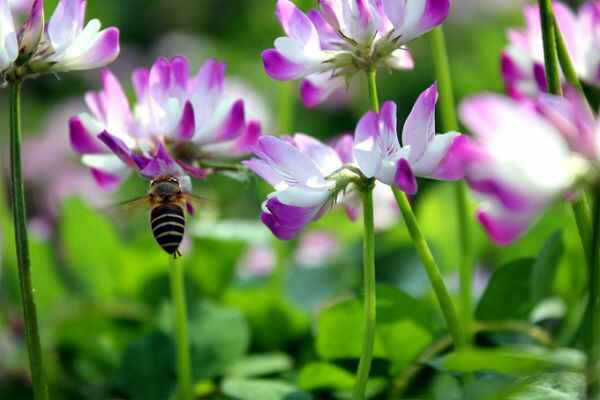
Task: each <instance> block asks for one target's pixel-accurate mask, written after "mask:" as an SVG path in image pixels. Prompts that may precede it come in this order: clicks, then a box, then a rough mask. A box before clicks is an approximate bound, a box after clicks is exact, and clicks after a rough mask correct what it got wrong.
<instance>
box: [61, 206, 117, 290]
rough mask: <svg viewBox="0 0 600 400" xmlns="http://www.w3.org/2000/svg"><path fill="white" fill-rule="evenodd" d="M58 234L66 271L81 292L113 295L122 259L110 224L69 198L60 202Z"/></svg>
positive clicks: (88, 208) (87, 207)
mask: <svg viewBox="0 0 600 400" xmlns="http://www.w3.org/2000/svg"><path fill="white" fill-rule="evenodd" d="M61 234H62V244H63V247H64V249H65V257H66V259H67V262H68V264H69V266H70V267H71V268H72V269H71V271H70V273H71V274H72V275H73V276H75V277H76V279H77V281H78V283H79V284H80V285H81V286H82V289H83V291H84V293H85V294H87V295H89V296H91V297H93V298H97V299H108V298H112V297H114V293H115V288H116V279H115V278H116V277H118V276H119V271H120V268H121V263H122V262H123V259H122V258H121V254H122V253H121V246H122V245H121V243H120V240H119V238H118V236H117V234H116V232H115V231H114V229H113V227H112V225H111V224H110V223H109V222H108V221H107V220H106V219H104V218H102V217H100V215H98V214H96V213H94V212H93V211H92V210H91V209H90V207H89V206H88V205H87V204H85V203H84V202H83V201H82V200H80V199H76V198H72V199H69V200H67V201H65V203H64V204H63V209H62V216H61Z"/></svg>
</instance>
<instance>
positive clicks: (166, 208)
mask: <svg viewBox="0 0 600 400" xmlns="http://www.w3.org/2000/svg"><path fill="white" fill-rule="evenodd" d="M150 225H151V226H152V234H153V235H154V239H156V242H157V243H158V244H159V245H160V247H162V248H163V249H164V250H165V251H166V252H167V253H169V254H175V253H176V252H177V249H179V245H180V244H181V241H182V240H183V233H184V232H185V216H184V214H183V208H181V207H179V206H178V205H176V204H164V205H158V206H156V207H154V208H153V209H152V212H151V213H150Z"/></svg>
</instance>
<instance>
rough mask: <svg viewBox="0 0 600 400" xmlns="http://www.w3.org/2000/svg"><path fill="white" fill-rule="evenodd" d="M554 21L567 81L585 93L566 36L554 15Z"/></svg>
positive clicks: (559, 52)
mask: <svg viewBox="0 0 600 400" xmlns="http://www.w3.org/2000/svg"><path fill="white" fill-rule="evenodd" d="M552 23H553V25H554V35H555V37H554V39H555V40H556V50H557V56H558V61H559V62H560V67H561V68H562V71H563V73H564V74H565V77H566V78H567V81H568V82H569V83H570V84H571V85H573V86H575V87H576V88H577V90H579V92H580V93H581V94H583V87H582V86H581V82H580V81H579V78H578V77H577V71H575V66H574V65H573V62H572V61H571V57H570V56H569V50H568V49H567V44H566V42H565V38H564V36H563V34H562V32H561V31H560V28H559V26H558V23H557V22H556V17H555V16H554V15H553V16H552Z"/></svg>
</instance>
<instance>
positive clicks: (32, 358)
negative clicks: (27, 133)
mask: <svg viewBox="0 0 600 400" xmlns="http://www.w3.org/2000/svg"><path fill="white" fill-rule="evenodd" d="M10 165H11V176H12V182H11V195H12V211H13V220H14V227H15V243H16V248H17V264H18V267H19V282H20V287H21V302H22V303H23V317H24V319H25V336H26V339H27V351H28V352H29V366H30V368H31V380H32V382H33V392H34V396H35V399H36V400H40V399H42V400H46V399H49V395H48V385H47V384H46V377H45V375H44V366H43V363H42V346H41V344H40V333H39V329H38V321H37V311H36V305H35V299H34V291H33V286H32V284H31V261H30V259H29V245H28V239H27V216H26V213H25V194H24V186H23V176H22V173H21V83H20V82H15V83H12V84H11V86H10Z"/></svg>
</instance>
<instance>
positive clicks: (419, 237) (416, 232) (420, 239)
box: [394, 189, 466, 348]
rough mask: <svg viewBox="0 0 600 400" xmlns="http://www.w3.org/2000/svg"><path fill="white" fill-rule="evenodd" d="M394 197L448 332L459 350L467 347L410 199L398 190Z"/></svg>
mask: <svg viewBox="0 0 600 400" xmlns="http://www.w3.org/2000/svg"><path fill="white" fill-rule="evenodd" d="M394 196H395V197H396V201H397V203H398V207H399V208H400V212H401V213H402V216H403V217H404V222H405V223H406V227H407V228H408V232H409V233H410V236H411V238H412V241H413V244H414V246H415V248H416V250H417V253H418V254H419V258H420V259H421V262H422V263H423V266H424V267H425V271H426V272H427V276H428V277H429V282H431V286H432V287H433V291H434V292H435V295H436V297H437V300H438V302H439V304H440V308H441V309H442V314H443V315H444V318H445V320H446V324H447V325H448V331H449V332H450V335H451V336H452V340H453V341H454V345H455V346H456V347H457V348H459V347H463V346H465V345H466V338H465V331H464V330H463V327H462V324H461V321H460V319H459V318H458V315H457V314H456V310H455V309H454V304H452V299H451V298H450V294H449V293H448V289H447V288H446V285H445V284H444V279H443V278H442V274H441V273H440V270H439V268H438V266H437V264H436V262H435V259H434V258H433V254H431V250H430V249H429V245H428V244H427V241H426V240H425V237H424V236H423V233H422V232H421V228H419V224H418V223H417V218H416V217H415V214H414V212H413V210H412V207H411V206H410V202H409V201H408V197H406V194H405V193H404V192H402V191H400V190H397V189H394Z"/></svg>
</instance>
